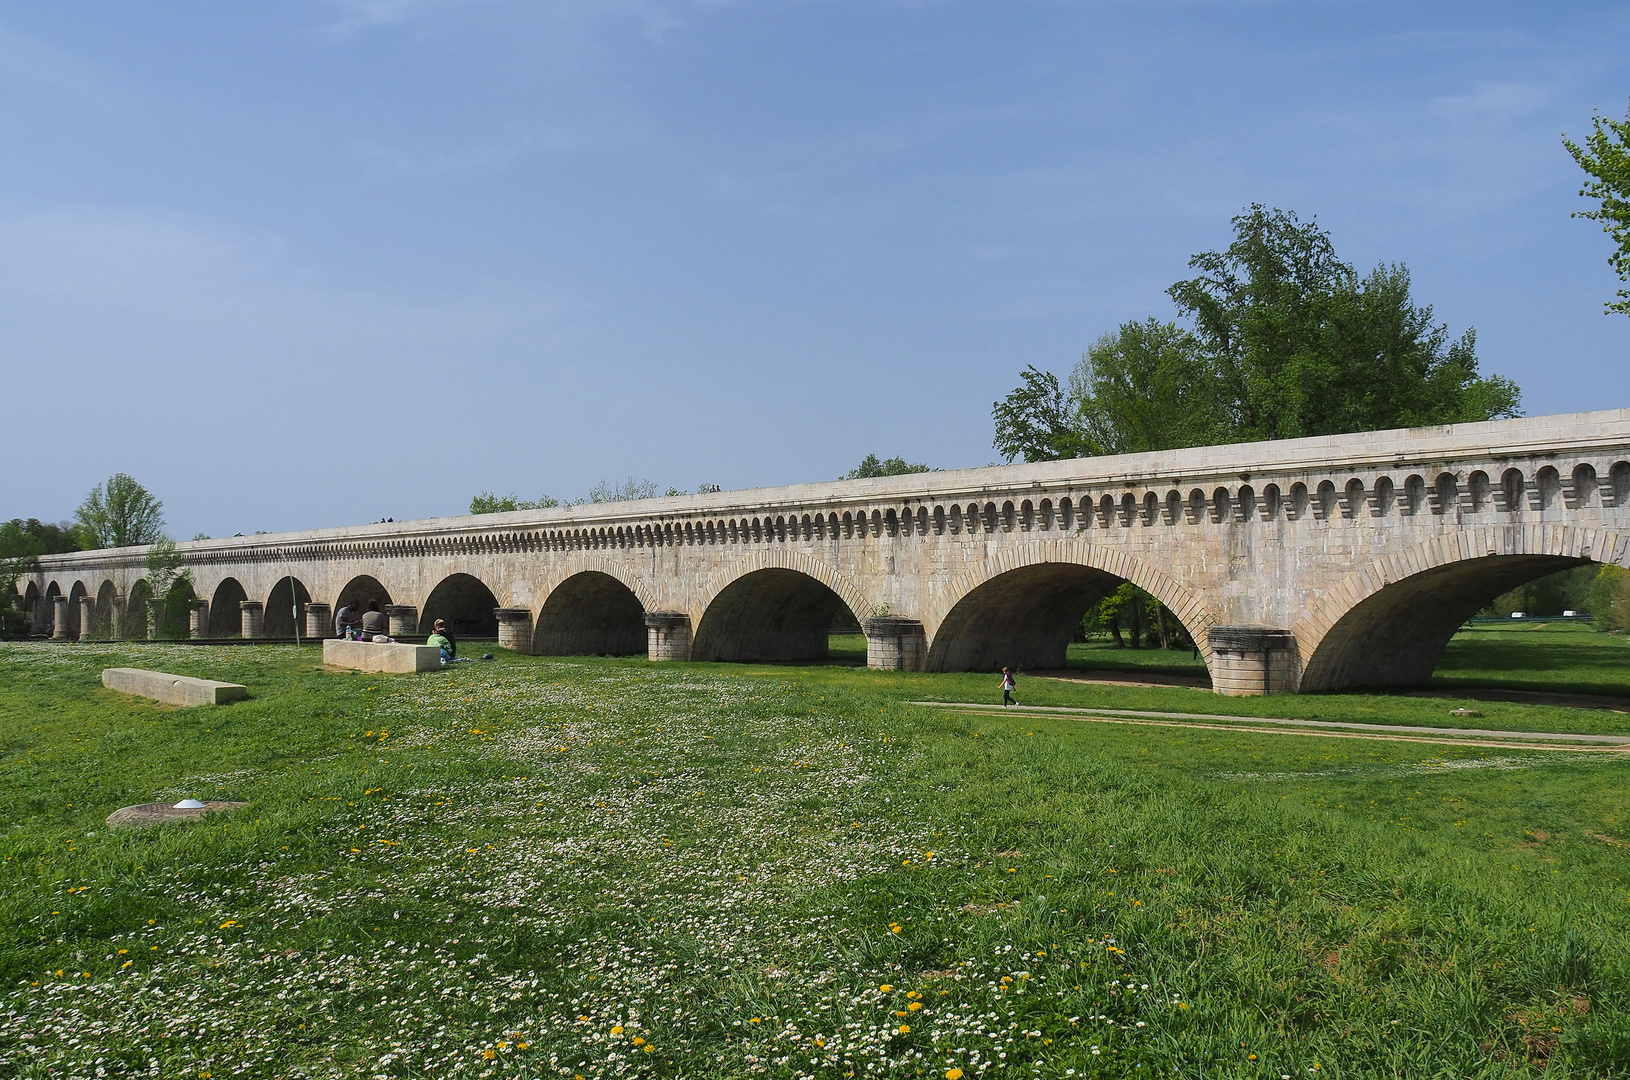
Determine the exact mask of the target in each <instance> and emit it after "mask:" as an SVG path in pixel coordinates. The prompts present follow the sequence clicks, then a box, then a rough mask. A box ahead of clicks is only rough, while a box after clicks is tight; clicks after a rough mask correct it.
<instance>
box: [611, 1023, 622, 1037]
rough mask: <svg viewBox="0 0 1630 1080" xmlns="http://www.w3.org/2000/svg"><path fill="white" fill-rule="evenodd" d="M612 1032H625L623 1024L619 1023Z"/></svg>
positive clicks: (614, 1033) (616, 1033)
mask: <svg viewBox="0 0 1630 1080" xmlns="http://www.w3.org/2000/svg"><path fill="white" fill-rule="evenodd" d="M611 1033H612V1034H613V1035H621V1034H622V1033H623V1026H622V1025H621V1024H618V1025H617V1026H616V1027H614V1028H612V1029H611Z"/></svg>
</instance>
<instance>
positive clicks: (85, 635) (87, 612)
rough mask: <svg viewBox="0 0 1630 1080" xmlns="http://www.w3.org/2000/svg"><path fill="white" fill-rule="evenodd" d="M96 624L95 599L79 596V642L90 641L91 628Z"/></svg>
mask: <svg viewBox="0 0 1630 1080" xmlns="http://www.w3.org/2000/svg"><path fill="white" fill-rule="evenodd" d="M95 622H96V597H94V596H81V597H80V598H79V640H80V641H89V640H90V639H91V627H92V626H93V625H94V624H95Z"/></svg>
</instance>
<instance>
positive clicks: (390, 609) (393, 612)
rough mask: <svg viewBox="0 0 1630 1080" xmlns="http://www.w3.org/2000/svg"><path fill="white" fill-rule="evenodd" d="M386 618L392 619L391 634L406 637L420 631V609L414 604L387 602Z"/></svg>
mask: <svg viewBox="0 0 1630 1080" xmlns="http://www.w3.org/2000/svg"><path fill="white" fill-rule="evenodd" d="M385 618H387V619H389V620H390V631H389V633H390V636H391V637H393V638H400V637H405V636H407V635H408V634H417V633H418V632H419V609H418V608H417V607H415V606H414V605H412V604H386V605H385Z"/></svg>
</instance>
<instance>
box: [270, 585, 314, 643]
mask: <svg viewBox="0 0 1630 1080" xmlns="http://www.w3.org/2000/svg"><path fill="white" fill-rule="evenodd" d="M309 603H311V593H309V592H307V591H306V587H305V586H304V585H303V584H301V583H300V579H299V578H296V577H293V576H285V577H282V578H279V579H278V581H277V584H276V585H273V586H272V591H271V593H270V594H268V595H267V597H266V607H265V608H264V609H263V610H264V613H265V619H266V621H265V623H264V629H263V630H262V631H261V632H262V633H264V634H265V635H266V636H267V637H269V638H291V637H294V630H295V626H296V625H297V623H296V619H295V608H296V606H298V608H299V610H300V611H301V613H302V614H303V613H304V612H305V609H306V605H307V604H309ZM300 636H301V637H304V636H305V627H304V626H301V627H300Z"/></svg>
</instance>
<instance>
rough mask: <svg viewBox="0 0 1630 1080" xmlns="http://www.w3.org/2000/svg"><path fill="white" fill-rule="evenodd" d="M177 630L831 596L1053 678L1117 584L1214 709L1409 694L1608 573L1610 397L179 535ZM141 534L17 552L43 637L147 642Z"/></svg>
mask: <svg viewBox="0 0 1630 1080" xmlns="http://www.w3.org/2000/svg"><path fill="white" fill-rule="evenodd" d="M180 549H181V551H182V552H183V553H184V555H185V558H186V561H187V564H188V565H189V566H190V567H191V568H192V570H193V573H194V575H195V577H196V580H197V584H198V587H199V593H200V595H201V596H202V597H205V598H206V599H202V600H199V601H198V602H197V609H196V611H195V612H194V613H193V633H194V635H195V636H199V637H223V636H236V635H240V634H241V635H244V636H281V637H288V636H291V635H292V634H293V631H294V621H295V618H296V616H295V613H294V612H295V610H296V605H299V606H300V609H301V610H303V611H304V613H305V619H306V626H305V628H304V631H305V633H307V634H310V635H311V636H319V635H326V634H329V633H331V632H332V631H331V626H330V619H331V616H330V611H331V610H332V608H333V606H335V605H337V604H338V603H339V602H340V601H342V600H346V599H351V598H354V597H355V598H362V599H370V598H371V599H377V600H379V601H381V602H382V603H385V604H389V605H391V608H390V611H391V615H392V619H393V625H394V627H395V628H396V629H397V630H398V631H399V632H412V630H413V629H414V628H415V627H416V626H428V624H429V621H430V620H431V619H434V618H444V619H448V620H449V621H450V623H451V624H452V625H453V626H454V628H455V629H456V630H462V631H464V632H465V633H469V634H480V633H483V632H485V633H493V632H497V633H498V635H499V640H500V643H501V644H505V645H508V646H510V647H512V648H516V649H519V650H522V651H528V652H533V653H543V654H551V655H569V654H577V653H637V652H640V651H642V650H643V651H646V652H648V655H649V656H650V658H651V659H652V660H681V659H696V660H742V661H754V660H757V661H795V660H809V659H819V658H821V657H824V656H825V655H826V646H827V632H828V629H829V627H830V626H831V625H832V623H833V620H834V617H835V616H837V615H839V614H840V613H841V611H842V609H843V608H844V607H847V608H848V609H849V611H851V612H853V613H854V615H855V616H856V617H857V618H859V619H860V620H861V621H862V622H863V624H864V627H865V630H866V633H867V637H868V649H867V653H868V660H869V662H870V663H871V665H872V666H874V667H897V668H908V669H909V668H926V669H928V670H935V671H946V670H977V669H994V668H996V667H998V666H1000V665H1002V664H1004V663H1011V664H1014V665H1015V666H1018V667H1021V668H1032V669H1034V668H1057V667H1062V666H1063V662H1064V650H1065V646H1066V644H1067V643H1068V641H1069V640H1070V636H1071V632H1072V630H1073V629H1074V628H1075V627H1076V626H1077V625H1078V623H1079V620H1080V618H1081V616H1082V614H1083V613H1084V612H1085V611H1086V610H1087V609H1088V607H1089V606H1090V605H1092V604H1093V603H1094V602H1096V601H1097V600H1098V599H1099V598H1100V597H1102V596H1103V595H1104V594H1105V593H1106V592H1108V591H1109V590H1111V589H1113V588H1114V587H1115V586H1116V585H1118V584H1119V583H1120V582H1122V581H1123V580H1124V581H1131V582H1133V583H1134V584H1136V585H1138V586H1139V587H1141V588H1143V589H1145V590H1147V591H1148V592H1150V593H1152V594H1154V595H1155V596H1156V597H1158V598H1159V599H1160V600H1161V601H1163V602H1164V603H1165V605H1166V607H1167V608H1168V609H1170V611H1171V612H1172V613H1173V614H1175V615H1176V617H1177V618H1178V619H1179V620H1181V621H1182V623H1183V624H1184V626H1185V627H1186V628H1187V629H1188V630H1189V632H1190V633H1191V634H1192V635H1193V637H1194V639H1195V641H1196V642H1197V643H1198V644H1199V646H1200V649H1201V651H1202V653H1203V654H1204V656H1205V659H1206V663H1207V665H1208V667H1209V668H1210V672H1211V677H1212V681H1213V685H1214V686H1215V687H1216V688H1217V689H1218V690H1220V691H1222V692H1224V693H1263V692H1280V691H1292V690H1297V689H1301V690H1330V689H1335V688H1339V687H1349V686H1388V685H1407V684H1413V683H1420V682H1424V681H1425V680H1426V679H1427V678H1428V677H1429V676H1430V674H1431V672H1432V669H1433V667H1434V665H1435V664H1436V662H1437V660H1438V658H1439V656H1440V654H1441V652H1442V650H1443V647H1444V645H1445V644H1446V643H1447V641H1448V639H1449V637H1450V636H1451V635H1452V634H1453V633H1454V631H1455V630H1456V628H1457V627H1459V626H1460V624H1461V623H1462V621H1463V620H1465V619H1466V618H1467V617H1468V616H1470V615H1471V614H1472V613H1474V612H1475V611H1477V610H1478V609H1479V608H1480V607H1481V606H1483V605H1484V604H1486V603H1487V602H1488V601H1489V600H1491V599H1492V598H1493V597H1495V596H1497V595H1498V594H1500V593H1501V592H1504V591H1505V590H1507V589H1510V588H1512V587H1514V586H1515V585H1518V584H1520V583H1522V582H1524V581H1528V580H1530V579H1533V578H1536V577H1539V576H1542V575H1544V574H1547V573H1551V572H1554V571H1556V570H1560V569H1564V568H1567V567H1570V566H1576V565H1580V564H1583V563H1586V562H1598V563H1608V562H1611V563H1617V564H1618V565H1620V566H1630V409H1620V410H1613V411H1604V412H1590V413H1577V414H1571V415H1564V416H1545V417H1534V418H1529V419H1519V420H1507V421H1495V422H1490V423H1476V424H1460V425H1453V426H1448V427H1435V428H1414V429H1407V430H1398V431H1387V432H1375V433H1367V434H1359V435H1342V436H1332V437H1319V438H1310V439H1295V440H1284V441H1278V442H1270V443H1254V444H1244V445H1234V446H1221V447H1205V448H1196V449H1189V450H1177V451H1169V452H1162V453H1152V454H1135V455H1127V456H1122V457H1109V458H1090V459H1081V460H1074V461H1058V462H1047V463H1042V464H1032V465H1009V466H999V467H993V468H986V469H966V470H960V471H953V472H935V473H926V474H916V475H909V476H898V477H888V478H881V479H873V480H855V481H839V482H836V483H823V484H806V485H801V486H796V487H784V488H765V489H759V490H752V491H735V492H724V493H719V494H709V495H697V496H680V497H675V498H665V499H649V500H643V501H639V502H627V503H609V504H599V505H589V506H575V507H561V508H558V509H551V510H539V511H523V512H519V513H511V514H492V515H483V516H479V517H459V518H439V519H434V520H428V521H416V522H400V523H396V524H386V525H368V526H363V527H353V528H343V529H322V530H315V531H311V532H301V533H285V534H279V535H262V536H254V537H237V538H233V539H229V540H207V541H197V542H193V543H188V544H182V545H180ZM144 551H145V549H141V548H124V549H115V550H106V551H97V552H87V553H78V554H73V555H61V556H50V557H46V558H43V559H41V560H40V565H39V567H38V570H37V572H36V573H34V574H33V575H32V576H31V577H25V578H24V579H23V581H22V582H21V583H20V585H21V586H23V587H26V592H27V598H29V599H37V601H38V603H37V605H36V607H37V610H39V612H40V615H39V617H38V620H37V625H40V626H42V627H43V626H44V625H46V624H47V622H48V621H49V622H50V623H52V624H54V625H53V630H54V634H55V636H57V637H77V636H82V635H83V636H115V637H117V636H147V633H146V632H147V630H148V627H147V625H146V624H147V622H148V620H147V619H146V618H144V615H145V611H146V609H145V607H144V605H145V604H146V602H147V601H148V598H149V597H150V595H151V590H150V589H148V588H147V584H146V582H145V580H144V577H145V573H146V571H145V561H144Z"/></svg>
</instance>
